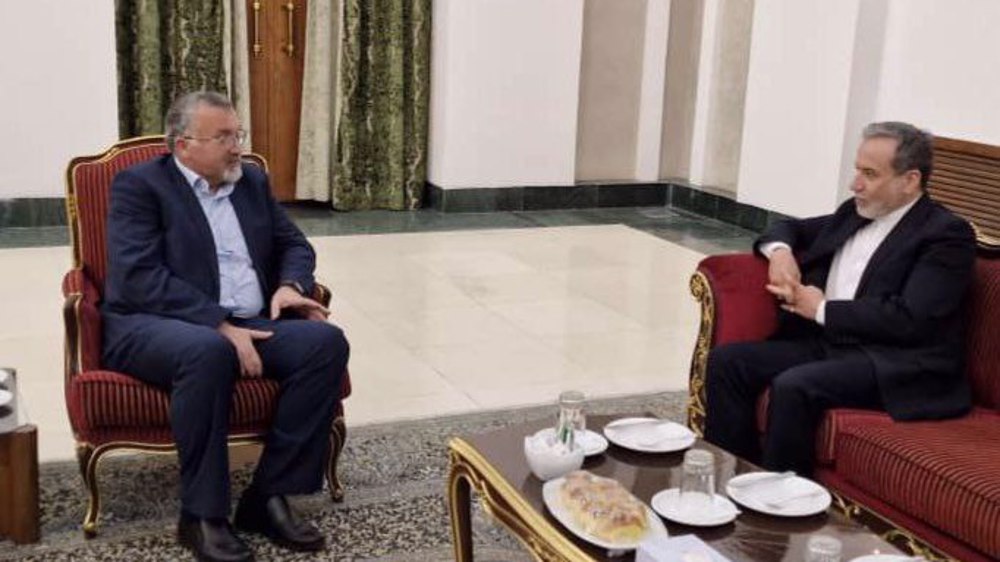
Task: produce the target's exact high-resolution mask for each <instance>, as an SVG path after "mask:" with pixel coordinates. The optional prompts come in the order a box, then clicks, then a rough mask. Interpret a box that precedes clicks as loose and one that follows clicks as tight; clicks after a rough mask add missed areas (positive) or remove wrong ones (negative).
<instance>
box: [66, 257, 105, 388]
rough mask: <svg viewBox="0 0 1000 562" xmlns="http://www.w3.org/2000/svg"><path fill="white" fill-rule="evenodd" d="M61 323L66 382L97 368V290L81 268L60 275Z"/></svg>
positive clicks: (98, 315)
mask: <svg viewBox="0 0 1000 562" xmlns="http://www.w3.org/2000/svg"><path fill="white" fill-rule="evenodd" d="M62 293H63V296H64V297H65V301H64V302H63V326H64V331H65V351H64V353H65V361H64V364H65V376H66V383H67V384H68V383H69V381H70V379H71V378H72V377H74V376H76V375H78V374H79V373H81V372H84V371H91V370H96V369H99V368H100V360H101V312H100V310H99V309H98V303H99V302H100V293H99V291H98V290H97V288H96V287H95V286H94V284H93V283H92V282H91V281H90V279H89V277H88V276H87V274H86V273H85V272H84V271H83V270H82V269H79V268H77V269H71V270H70V271H69V272H67V273H66V275H65V276H63V282H62Z"/></svg>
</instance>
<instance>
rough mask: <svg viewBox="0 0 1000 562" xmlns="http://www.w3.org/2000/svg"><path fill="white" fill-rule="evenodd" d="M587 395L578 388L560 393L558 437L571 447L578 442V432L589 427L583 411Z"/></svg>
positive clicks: (557, 424)
mask: <svg viewBox="0 0 1000 562" xmlns="http://www.w3.org/2000/svg"><path fill="white" fill-rule="evenodd" d="M584 401H585V397H584V395H583V393H582V392H580V391H578V390H567V391H566V392H563V393H561V394H559V421H558V422H557V423H556V438H557V439H558V440H559V441H561V442H562V443H565V444H566V446H567V447H568V448H569V449H573V447H575V444H576V432H578V431H583V430H585V429H587V421H586V417H585V416H584V413H583V405H584Z"/></svg>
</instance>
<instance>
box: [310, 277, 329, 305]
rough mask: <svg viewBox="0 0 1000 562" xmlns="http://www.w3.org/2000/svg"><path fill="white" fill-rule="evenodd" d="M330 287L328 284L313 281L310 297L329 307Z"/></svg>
mask: <svg viewBox="0 0 1000 562" xmlns="http://www.w3.org/2000/svg"><path fill="white" fill-rule="evenodd" d="M330 294H331V293H330V289H329V288H327V286H326V285H324V284H322V283H319V282H316V283H313V290H312V294H311V295H309V298H311V299H312V300H314V301H316V302H318V303H319V304H321V305H323V306H325V307H327V308H329V307H330Z"/></svg>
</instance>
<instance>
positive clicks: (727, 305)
mask: <svg viewBox="0 0 1000 562" xmlns="http://www.w3.org/2000/svg"><path fill="white" fill-rule="evenodd" d="M766 284H767V261H766V260H764V258H761V257H759V256H756V255H754V254H749V253H747V254H728V255H720V256H710V257H707V258H705V259H704V260H702V261H701V263H699V264H698V268H697V270H696V271H695V273H694V275H692V276H691V294H692V295H694V297H695V299H697V300H698V302H699V304H700V307H701V323H700V326H699V328H698V340H697V342H696V343H695V349H694V353H693V354H692V357H691V372H690V376H689V381H688V391H689V393H690V396H689V400H688V425H689V426H690V427H691V429H693V430H694V431H695V432H697V433H698V434H699V435H701V434H702V431H703V429H704V422H705V368H706V365H707V362H708V352H709V351H711V349H712V348H713V347H715V346H717V345H721V344H724V343H730V342H738V341H756V340H763V339H765V338H767V337H768V336H770V335H771V334H772V333H773V332H774V330H775V328H776V327H777V325H778V307H777V304H776V303H775V300H774V297H773V296H771V294H770V293H768V292H767V290H766V289H765V288H764V285H766Z"/></svg>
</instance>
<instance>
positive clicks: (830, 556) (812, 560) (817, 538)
mask: <svg viewBox="0 0 1000 562" xmlns="http://www.w3.org/2000/svg"><path fill="white" fill-rule="evenodd" d="M840 551H841V544H840V541H839V540H838V539H835V538H833V537H831V536H829V535H813V536H811V537H809V542H808V543H807V544H806V562H840Z"/></svg>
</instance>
